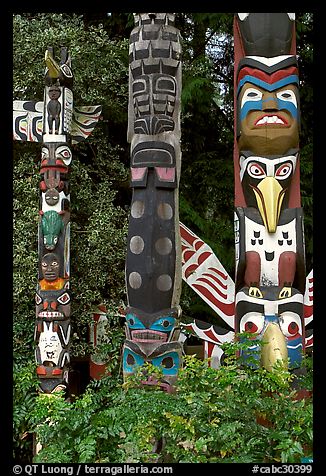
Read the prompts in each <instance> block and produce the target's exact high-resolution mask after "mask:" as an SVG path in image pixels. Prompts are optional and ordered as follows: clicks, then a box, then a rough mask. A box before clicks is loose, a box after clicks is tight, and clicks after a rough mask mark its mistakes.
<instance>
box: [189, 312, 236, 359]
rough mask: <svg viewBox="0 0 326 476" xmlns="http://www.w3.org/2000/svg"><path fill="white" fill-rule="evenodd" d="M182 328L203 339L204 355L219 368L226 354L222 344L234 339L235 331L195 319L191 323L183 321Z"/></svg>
mask: <svg viewBox="0 0 326 476" xmlns="http://www.w3.org/2000/svg"><path fill="white" fill-rule="evenodd" d="M181 329H182V330H187V331H188V332H190V333H191V334H194V335H195V336H197V337H198V338H199V339H201V340H202V341H203V344H204V357H205V358H209V359H210V366H211V367H213V368H218V367H219V366H220V364H221V358H222V355H223V354H224V352H223V349H222V348H221V344H223V343H224V342H231V341H232V340H233V339H234V332H233V331H228V330H226V329H224V328H222V327H219V326H215V325H214V324H210V323H208V322H203V321H200V320H199V319H194V320H193V321H192V322H189V323H181Z"/></svg>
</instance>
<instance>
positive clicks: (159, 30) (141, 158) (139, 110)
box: [123, 13, 182, 391]
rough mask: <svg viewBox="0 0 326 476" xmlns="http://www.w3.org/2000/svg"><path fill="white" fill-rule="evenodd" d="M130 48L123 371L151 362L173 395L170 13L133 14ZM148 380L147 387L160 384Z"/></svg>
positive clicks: (174, 200)
mask: <svg viewBox="0 0 326 476" xmlns="http://www.w3.org/2000/svg"><path fill="white" fill-rule="evenodd" d="M134 19H135V28H134V29H133V31H132V33H131V36H130V48H129V62H130V69H129V122H128V141H129V142H130V145H131V146H130V155H131V166H130V169H131V187H132V202H131V210H130V218H129V230H128V242H127V257H126V288H127V296H128V307H127V309H126V324H125V329H126V340H125V343H124V348H123V373H124V376H125V377H126V376H127V375H130V374H133V373H134V371H135V369H136V367H138V366H140V365H142V364H143V363H144V362H150V363H151V364H153V365H154V366H156V367H159V368H160V369H161V370H162V372H163V380H162V381H161V382H159V383H160V385H161V388H162V389H164V390H167V391H170V390H171V389H172V388H173V384H174V383H175V380H176V378H177V374H178V369H179V367H180V365H181V357H182V344H181V343H180V342H178V337H179V332H180V330H179V317H180V307H179V296H180V290H181V281H182V277H181V245H180V231H179V214H178V185H179V179H180V166H181V150H180V134H181V132H180V94H181V46H180V34H179V31H178V30H177V29H176V28H175V26H174V14H172V13H137V14H134ZM157 383H158V382H157V381H156V380H155V379H153V378H152V377H151V376H147V377H144V384H148V385H150V384H155V385H156V384H157Z"/></svg>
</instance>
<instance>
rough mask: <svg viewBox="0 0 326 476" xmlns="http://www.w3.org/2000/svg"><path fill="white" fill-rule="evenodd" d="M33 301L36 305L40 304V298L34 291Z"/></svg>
mask: <svg viewBox="0 0 326 476" xmlns="http://www.w3.org/2000/svg"><path fill="white" fill-rule="evenodd" d="M35 302H36V304H37V305H39V304H41V302H42V298H41V297H40V296H39V295H38V294H37V293H36V294H35Z"/></svg>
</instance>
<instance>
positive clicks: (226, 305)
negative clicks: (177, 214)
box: [180, 222, 235, 329]
mask: <svg viewBox="0 0 326 476" xmlns="http://www.w3.org/2000/svg"><path fill="white" fill-rule="evenodd" d="M180 234H181V246H182V278H183V279H184V281H185V282H186V283H187V284H188V285H189V286H190V287H191V288H192V289H194V291H196V293H197V294H198V295H199V296H200V297H201V298H202V299H203V300H204V301H205V302H206V303H207V304H208V305H209V306H210V307H211V308H212V309H213V310H214V311H215V312H216V313H217V314H218V315H219V316H220V317H221V318H222V319H223V320H224V321H225V322H226V323H227V324H228V326H230V327H231V328H232V329H234V293H235V287H234V282H233V280H232V278H231V277H230V276H229V274H228V272H227V271H226V270H225V268H224V267H223V266H222V264H221V263H220V261H219V260H218V258H217V257H216V255H215V254H214V252H213V250H212V249H211V248H210V247H209V246H208V245H207V244H206V243H205V242H204V241H203V240H201V239H200V238H199V237H198V236H197V235H195V233H193V232H192V231H191V230H189V228H187V227H186V226H185V225H184V224H183V223H181V222H180Z"/></svg>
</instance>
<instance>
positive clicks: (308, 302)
mask: <svg viewBox="0 0 326 476" xmlns="http://www.w3.org/2000/svg"><path fill="white" fill-rule="evenodd" d="M303 309H304V323H305V326H306V325H307V324H309V322H311V321H312V320H313V318H314V275H313V270H311V271H310V273H309V274H308V276H307V277H306V290H305V294H304V298H303Z"/></svg>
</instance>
